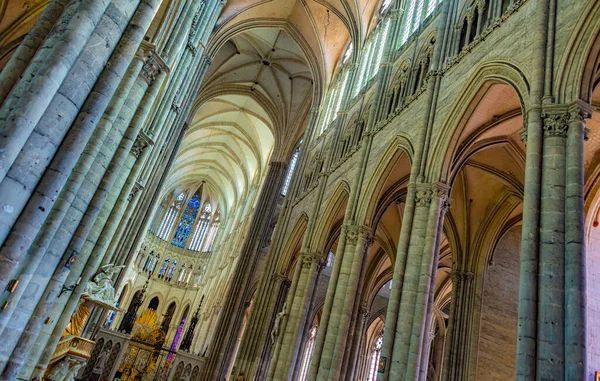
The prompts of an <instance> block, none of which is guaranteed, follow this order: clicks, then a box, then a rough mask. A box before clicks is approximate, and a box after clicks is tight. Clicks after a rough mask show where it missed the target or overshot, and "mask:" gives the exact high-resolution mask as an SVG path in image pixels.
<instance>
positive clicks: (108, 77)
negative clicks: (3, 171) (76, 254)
mask: <svg viewBox="0 0 600 381" xmlns="http://www.w3.org/2000/svg"><path fill="white" fill-rule="evenodd" d="M113 6H114V4H113V5H111V8H112V7H113ZM128 6H129V7H130V6H131V5H128ZM134 9H135V8H133V9H130V8H125V9H123V11H124V12H131V13H133V10H134ZM116 12H117V7H116V6H115V11H114V12H113V13H115V14H116ZM131 13H130V14H124V15H122V17H121V18H120V21H121V22H122V23H124V24H125V25H126V24H127V22H128V20H129V17H130V16H131ZM105 18H108V17H105ZM103 19H104V18H103ZM99 25H104V26H105V27H109V26H110V25H106V24H102V23H100V24H99ZM125 25H123V26H121V25H119V28H118V29H117V30H119V29H120V30H123V29H124V28H125ZM96 33H97V32H95V33H94V35H95V34H96ZM140 40H141V36H140ZM108 42H110V40H109V41H108ZM110 44H112V42H111V43H109V44H108V45H109V46H110ZM114 44H116V41H115V42H114ZM113 46H114V45H113ZM123 47H124V48H125V47H127V44H125V45H123ZM86 49H87V48H86ZM117 62H119V61H117ZM98 65H100V62H98ZM126 67H127V63H124V65H123V66H122V67H119V66H115V69H114V70H117V71H116V72H113V71H107V72H105V73H106V74H105V75H103V76H101V78H100V79H99V80H98V83H97V86H96V89H97V92H94V93H93V96H92V97H90V99H89V100H88V103H86V105H89V108H88V106H85V107H86V108H84V111H83V112H82V114H81V116H80V119H81V120H82V121H83V123H81V124H77V123H76V124H75V125H74V126H73V128H72V129H71V130H72V131H73V134H75V135H77V134H79V133H80V132H81V131H80V129H82V128H88V129H89V130H91V128H90V127H89V126H88V123H86V122H85V121H86V120H88V119H95V118H94V116H93V115H90V113H91V112H92V111H91V110H94V111H95V109H94V106H101V105H103V104H104V103H102V102H104V100H105V98H104V97H103V96H97V95H96V94H101V92H109V95H110V94H112V92H114V90H115V87H116V85H117V84H118V81H119V80H120V78H121V77H122V75H123V72H124V70H125V68H126ZM69 80H70V79H69ZM66 82H67V81H66ZM66 82H65V83H66ZM97 102H100V104H98V103H97ZM89 134H91V131H89ZM88 136H89V135H88ZM75 141H77V140H76V139H75ZM77 142H78V143H80V142H79V141H77ZM63 144H66V146H65V149H64V150H61V154H60V155H58V156H60V157H63V158H66V159H67V160H68V161H70V162H74V161H75V160H76V159H77V156H75V157H73V153H72V152H71V150H72V149H75V148H74V146H73V141H70V140H69V138H67V141H66V142H65V143H63ZM82 148H83V147H82ZM82 148H81V149H82ZM77 150H80V149H79V148H77ZM79 152H81V151H79ZM75 155H76V154H75ZM56 160H57V158H55V162H56ZM58 161H59V165H58V166H57V167H56V170H55V171H48V172H47V174H46V177H48V180H46V181H44V182H43V183H42V187H43V186H45V185H48V184H49V183H52V182H53V181H56V180H57V178H58V179H61V180H63V179H65V180H66V176H67V174H68V173H67V172H66V169H65V168H61V165H60V159H59V160H58ZM51 168H52V167H51ZM11 170H12V169H11ZM62 183H63V184H64V181H62ZM44 197H46V196H44ZM32 201H35V200H32ZM29 205H30V207H29V208H30V209H32V208H34V209H36V211H35V212H33V214H35V213H37V212H38V211H40V210H41V212H42V213H40V214H37V216H40V217H45V213H43V212H44V208H43V207H42V206H41V205H40V206H38V204H35V205H32V202H30V204H29ZM25 217H30V216H29V215H25V216H24V217H23V218H24V221H23V225H22V228H23V229H24V230H25V231H26V232H30V234H32V235H33V236H35V232H36V231H31V229H29V228H30V227H29V226H27V219H26V218H25ZM51 228H52V227H51ZM11 237H13V238H15V241H19V240H20V239H24V240H25V243H23V241H22V240H21V242H22V243H23V244H26V243H30V242H31V238H30V237H27V238H24V237H23V236H21V232H19V231H18V230H17V232H16V233H15V234H13V235H11ZM40 239H45V237H40ZM11 243H12V244H13V245H11V246H7V245H5V246H4V247H3V248H2V254H4V255H2V259H4V258H7V257H8V258H9V261H8V262H9V263H12V265H11V266H6V267H5V268H3V275H4V276H6V275H10V276H12V274H14V272H15V271H16V265H18V263H19V262H20V260H21V258H22V257H23V254H24V253H22V252H19V253H18V254H19V258H18V259H19V261H14V256H13V258H10V256H11V255H13V254H14V253H15V251H16V250H14V247H13V246H14V242H11ZM11 249H12V250H11ZM19 249H21V248H19ZM32 254H33V258H31V262H32V264H35V263H39V260H40V259H39V258H40V257H39V256H40V255H41V253H38V252H37V251H34V253H32ZM25 270H26V274H25V275H26V276H25V277H24V279H23V280H24V281H25V282H24V284H23V285H20V287H22V290H21V291H19V293H22V292H25V291H24V290H25V289H27V286H28V281H29V280H30V279H31V275H30V274H32V273H33V271H34V270H35V268H31V269H29V268H27V269H25ZM29 271H31V272H29ZM45 271H46V272H48V271H52V269H49V267H48V266H46V270H45ZM27 272H29V274H28V273H27ZM8 279H10V277H9V278H8ZM40 280H42V279H37V278H36V282H38V281H40ZM38 283H39V282H38ZM44 284H45V283H42V285H44ZM37 287H40V286H37ZM40 290H43V286H42V288H41V289H40ZM36 292H37V291H36ZM34 293H35V292H34ZM37 293H38V295H39V292H37ZM25 299H26V300H29V301H33V302H34V303H35V301H36V300H37V299H36V296H31V295H29V297H28V298H25ZM17 304H26V302H25V300H19V303H17V299H15V300H14V303H12V304H9V308H7V309H6V310H4V312H5V313H6V315H5V314H3V315H4V316H3V317H2V320H0V328H4V327H5V326H6V323H7V321H8V319H7V318H9V317H10V316H11V314H12V313H13V312H14V310H15V308H17V306H16V305H17ZM31 308H32V306H31V305H29V306H28V307H27V308H25V310H23V311H22V313H24V314H25V315H27V313H28V311H29V312H30V311H31ZM27 318H28V317H27V316H25V317H23V316H20V317H19V318H17V319H13V320H12V321H11V324H13V327H11V328H12V329H11V330H10V331H9V332H8V333H7V332H4V330H2V331H3V334H8V336H9V337H11V338H12V339H10V340H12V341H13V342H14V339H16V338H18V335H19V334H20V332H21V330H20V328H18V327H22V326H23V324H24V323H25V322H26V319H27ZM4 336H6V335H4ZM7 350H12V347H11V346H10V345H6V346H4V347H3V348H2V349H0V353H3V351H7ZM1 358H2V355H1V354H0V359H1ZM0 361H1V360H0Z"/></svg>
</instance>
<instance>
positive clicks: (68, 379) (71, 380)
mask: <svg viewBox="0 0 600 381" xmlns="http://www.w3.org/2000/svg"><path fill="white" fill-rule="evenodd" d="M83 365H85V362H83V361H77V362H76V363H75V365H73V366H72V367H71V368H70V369H69V372H68V373H67V375H66V376H65V378H64V379H63V380H64V381H75V377H76V376H77V373H79V369H81V367H83Z"/></svg>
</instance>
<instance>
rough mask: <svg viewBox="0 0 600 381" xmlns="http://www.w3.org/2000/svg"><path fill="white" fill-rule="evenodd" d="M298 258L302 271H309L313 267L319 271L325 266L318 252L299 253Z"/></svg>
mask: <svg viewBox="0 0 600 381" xmlns="http://www.w3.org/2000/svg"><path fill="white" fill-rule="evenodd" d="M300 258H301V259H302V268H303V269H310V268H312V267H313V266H315V267H316V268H317V270H318V271H320V270H321V269H322V267H323V266H324V265H325V262H324V261H323V255H322V254H321V253H320V252H318V251H304V252H300Z"/></svg>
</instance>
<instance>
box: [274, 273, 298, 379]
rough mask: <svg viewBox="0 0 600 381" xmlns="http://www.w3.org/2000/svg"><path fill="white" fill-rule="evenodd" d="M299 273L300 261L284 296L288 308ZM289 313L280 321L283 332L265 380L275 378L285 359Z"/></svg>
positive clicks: (278, 339) (276, 344)
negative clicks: (285, 340)
mask: <svg viewBox="0 0 600 381" xmlns="http://www.w3.org/2000/svg"><path fill="white" fill-rule="evenodd" d="M301 273H302V264H301V263H300V262H298V264H297V265H296V266H295V268H294V275H293V276H292V282H291V285H290V289H289V290H288V295H287V298H286V303H287V304H288V308H290V306H291V305H292V302H293V300H294V297H295V295H296V290H297V288H298V281H299V279H300V275H301ZM296 312H298V311H297V310H296V311H290V314H291V313H296ZM290 314H288V317H287V319H283V321H282V322H281V327H280V332H283V334H280V336H279V337H278V338H277V341H276V343H275V349H274V350H273V356H272V357H271V363H270V365H269V371H268V373H267V380H269V381H271V380H274V379H275V377H276V371H279V372H280V369H281V367H282V365H281V363H282V362H285V361H286V360H287V349H286V346H285V343H284V339H285V338H286V337H289V336H288V335H287V326H288V322H289V320H290V317H291V315H290ZM280 373H281V372H280Z"/></svg>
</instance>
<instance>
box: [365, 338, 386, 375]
mask: <svg viewBox="0 0 600 381" xmlns="http://www.w3.org/2000/svg"><path fill="white" fill-rule="evenodd" d="M382 345H383V335H380V336H379V337H378V338H377V340H375V345H373V349H372V350H371V361H370V364H369V375H368V378H367V381H375V380H377V368H378V365H379V357H380V356H381V346H382Z"/></svg>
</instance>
